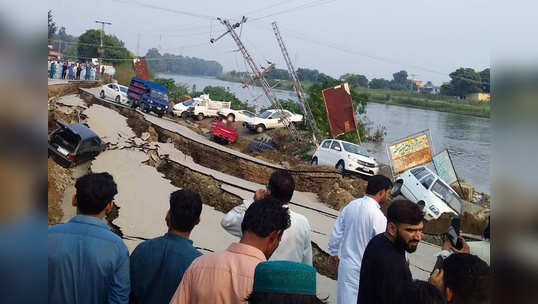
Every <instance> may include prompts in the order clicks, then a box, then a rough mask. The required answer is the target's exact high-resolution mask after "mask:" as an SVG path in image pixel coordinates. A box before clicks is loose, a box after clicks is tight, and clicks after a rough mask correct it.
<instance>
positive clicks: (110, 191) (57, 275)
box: [48, 172, 130, 303]
mask: <svg viewBox="0 0 538 304" xmlns="http://www.w3.org/2000/svg"><path fill="white" fill-rule="evenodd" d="M75 188H76V194H75V196H74V197H73V206H76V207H77V215H76V216H74V217H73V218H72V219H71V220H69V222H67V223H65V224H59V225H55V226H52V227H50V228H49V231H48V269H49V279H48V283H49V299H48V300H49V301H48V302H49V303H128V301H129V289H130V287H129V286H130V284H129V252H128V251H127V246H125V244H124V243H123V241H122V240H121V238H120V237H119V236H117V235H116V234H114V233H113V232H111V231H110V229H109V228H108V226H107V224H106V223H105V222H104V221H103V217H104V216H105V214H106V213H107V212H109V211H110V210H111V209H112V206H113V200H114V196H115V195H116V194H117V193H118V191H117V188H116V183H115V182H114V180H113V178H112V176H111V175H110V174H108V173H106V172H105V173H90V174H87V175H84V176H82V177H80V178H79V179H78V180H77V182H76V184H75Z"/></svg>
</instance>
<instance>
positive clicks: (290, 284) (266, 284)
mask: <svg viewBox="0 0 538 304" xmlns="http://www.w3.org/2000/svg"><path fill="white" fill-rule="evenodd" d="M246 301H248V303H249V304H265V303H267V304H269V303H292V302H293V303H312V304H318V303H324V301H322V300H320V299H318V298H317V297H316V269H314V267H312V266H309V265H305V264H301V263H296V262H290V261H267V262H262V263H260V264H258V266H256V270H255V272H254V286H253V290H252V293H251V294H250V295H249V297H248V298H247V299H246Z"/></svg>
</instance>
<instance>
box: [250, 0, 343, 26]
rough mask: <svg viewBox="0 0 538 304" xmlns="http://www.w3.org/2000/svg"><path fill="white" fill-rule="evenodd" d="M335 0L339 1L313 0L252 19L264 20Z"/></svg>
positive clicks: (331, 0)
mask: <svg viewBox="0 0 538 304" xmlns="http://www.w3.org/2000/svg"><path fill="white" fill-rule="evenodd" d="M335 1H337V0H328V1H327V0H320V1H312V2H309V3H303V4H302V5H299V6H296V7H292V8H289V9H285V10H282V11H278V12H275V13H271V14H268V15H265V16H262V17H257V18H254V19H252V21H258V20H262V19H265V18H269V17H273V16H277V15H282V14H287V13H290V12H293V11H296V10H300V9H307V8H311V7H315V6H318V5H323V4H328V3H331V2H335Z"/></svg>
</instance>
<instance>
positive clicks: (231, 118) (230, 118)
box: [228, 114, 235, 122]
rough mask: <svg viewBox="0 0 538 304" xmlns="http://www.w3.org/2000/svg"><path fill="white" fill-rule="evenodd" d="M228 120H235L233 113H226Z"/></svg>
mask: <svg viewBox="0 0 538 304" xmlns="http://www.w3.org/2000/svg"><path fill="white" fill-rule="evenodd" d="M228 120H229V121H231V122H234V121H235V115H233V114H228Z"/></svg>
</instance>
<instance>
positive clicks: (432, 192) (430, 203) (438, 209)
mask: <svg viewBox="0 0 538 304" xmlns="http://www.w3.org/2000/svg"><path fill="white" fill-rule="evenodd" d="M399 194H402V195H403V196H405V198H407V199H408V200H410V201H412V202H414V203H417V204H419V205H421V207H423V208H424V213H425V217H424V218H425V219H426V220H432V219H437V218H439V216H441V214H443V213H445V212H446V213H453V214H456V215H458V214H460V212H461V205H462V202H461V198H460V196H459V195H458V194H457V193H456V191H454V190H453V189H452V188H451V187H450V186H449V185H448V184H447V183H446V182H445V181H443V180H442V179H441V178H440V177H439V176H438V175H437V174H435V173H433V171H431V170H430V169H428V168H426V167H425V166H418V167H415V168H412V169H409V170H407V171H404V172H402V174H400V175H399V176H398V177H397V178H396V182H395V183H394V187H393V188H392V191H391V196H393V197H394V196H397V195H399Z"/></svg>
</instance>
